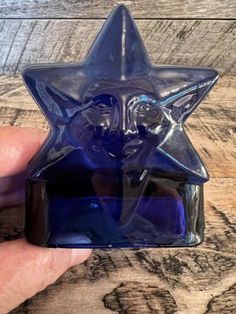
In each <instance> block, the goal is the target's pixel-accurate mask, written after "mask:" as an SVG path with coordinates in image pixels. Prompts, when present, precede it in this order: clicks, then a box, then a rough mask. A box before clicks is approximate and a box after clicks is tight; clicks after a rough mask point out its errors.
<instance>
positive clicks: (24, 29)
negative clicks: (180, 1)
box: [0, 19, 236, 75]
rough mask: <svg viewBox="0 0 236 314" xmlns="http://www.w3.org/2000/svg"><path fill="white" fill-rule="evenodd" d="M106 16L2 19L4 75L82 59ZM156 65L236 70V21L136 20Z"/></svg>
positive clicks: (1, 71) (1, 65)
mask: <svg viewBox="0 0 236 314" xmlns="http://www.w3.org/2000/svg"><path fill="white" fill-rule="evenodd" d="M103 22H104V21H103V20H45V19H43V20H42V19H40V20H34V19H30V20H25V19H23V20H15V19H14V20H0V38H1V40H0V56H1V58H0V74H4V73H5V74H16V73H19V72H21V70H22V67H23V66H25V65H28V64H32V63H42V62H75V61H81V60H82V59H83V58H84V57H85V56H86V53H87V51H88V49H89V47H90V45H91V44H92V42H93V40H94V38H95V36H96V35H97V33H98V31H99V29H100V28H101V26H102V24H103ZM137 24H138V27H139V29H140V32H141V35H142V36H143V39H144V43H145V44H146V47H147V50H148V51H149V53H150V57H151V60H152V62H153V63H157V64H176V65H180V64H183V65H188V66H198V65H200V66H211V67H214V68H216V69H218V71H219V72H220V73H221V74H224V73H227V74H228V75H229V74H232V75H234V74H236V63H235V55H236V20H233V21H230V20H227V21H212V20H210V21H205V20H204V21H200V20H197V21H194V20H138V21H137Z"/></svg>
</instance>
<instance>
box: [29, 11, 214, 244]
mask: <svg viewBox="0 0 236 314" xmlns="http://www.w3.org/2000/svg"><path fill="white" fill-rule="evenodd" d="M154 44H156V43H154ZM157 44H158V43H157ZM217 78H218V73H217V72H216V71H215V70H213V69H209V68H199V67H182V66H181V67H180V66H156V65H152V64H151V62H150V59H149V57H148V54H147V51H146V49H145V47H144V44H143V42H142V39H141V37H140V35H139V32H138V30H137V27H136V25H135V23H134V21H133V19H132V17H131V16H130V13H129V11H128V10H127V8H126V7H125V6H124V5H120V6H118V7H116V8H115V9H114V10H113V12H112V13H111V15H110V16H109V18H108V19H107V21H106V22H105V24H104V26H103V27H102V29H101V31H100V33H99V34H98V36H97V38H96V40H95V42H94V44H93V45H92V47H91V49H90V51H89V53H88V55H87V57H86V59H85V60H84V61H83V62H82V63H78V64H77V63H75V64H45V65H33V66H28V67H26V68H25V69H24V71H23V79H24V82H25V84H26V86H27V88H28V90H29V92H30V93H31V95H32V96H33V98H34V99H35V101H36V103H37V104H38V106H39V107H40V109H41V111H42V112H43V114H44V115H45V117H46V118H47V120H48V121H49V124H50V127H51V131H50V133H49V135H48V138H47V140H46V141H45V143H44V144H43V146H42V147H41V149H40V151H38V152H37V153H36V155H35V156H34V157H33V158H32V160H31V161H30V163H29V165H28V168H27V181H26V230H25V233H26V237H27V239H28V241H29V242H31V243H34V244H37V245H40V246H47V247H75V248H76V247H78V248H79V247H144V246H145V247H149V246H150V247H160V246H192V245H196V244H199V243H200V242H201V241H202V240H203V231H204V215H203V183H204V182H206V181H207V180H208V174H207V171H206V169H205V168H204V165H203V163H202V161H201V159H200V158H199V156H198V154H197V153H196V151H195V150H194V148H193V146H192V145H191V143H190V141H189V139H188V137H187V136H186V134H185V132H184V129H183V123H184V121H185V120H186V119H187V118H188V117H189V115H190V114H191V113H192V111H193V110H194V109H195V108H196V107H197V106H198V104H199V102H200V101H201V100H202V99H203V98H204V97H205V95H206V94H207V93H208V92H209V91H210V89H211V88H212V86H213V85H214V84H215V82H216V80H217Z"/></svg>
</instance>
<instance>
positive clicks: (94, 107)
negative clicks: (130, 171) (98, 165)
mask: <svg viewBox="0 0 236 314" xmlns="http://www.w3.org/2000/svg"><path fill="white" fill-rule="evenodd" d="M135 92H136V93H135V94H132V90H129V91H127V89H124V88H123V89H119V90H118V89H117V90H114V91H113V94H111V93H109V94H108V93H106V94H98V95H96V96H94V97H93V98H92V99H91V100H89V101H88V103H87V105H86V106H85V109H82V110H81V111H80V113H79V114H75V115H76V117H75V118H74V119H73V122H72V123H71V125H70V133H71V135H72V136H73V138H74V139H75V140H76V141H77V145H82V146H83V149H85V150H86V152H87V154H88V155H89V156H90V158H92V159H96V160H97V158H99V159H101V157H103V158H110V159H116V160H117V161H118V160H119V161H124V160H127V159H128V158H130V157H131V156H132V158H134V155H136V157H137V158H138V155H140V156H141V155H142V152H143V150H144V147H145V154H147V153H148V150H151V149H152V148H154V147H156V146H157V145H158V144H159V142H160V141H161V140H163V136H164V134H165V133H166V130H164V129H165V128H169V127H170V121H169V120H168V118H167V115H166V114H165V110H163V108H162V107H161V106H160V105H159V103H158V101H157V99H156V98H155V97H154V96H153V95H150V94H138V93H137V91H135ZM130 94H131V96H129V95H130ZM96 155H98V156H96Z"/></svg>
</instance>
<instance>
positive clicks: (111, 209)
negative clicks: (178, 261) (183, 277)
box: [26, 180, 204, 248]
mask: <svg viewBox="0 0 236 314" xmlns="http://www.w3.org/2000/svg"><path fill="white" fill-rule="evenodd" d="M58 184H59V183H58V182H57V183H55V182H54V183H49V182H44V181H35V180H28V182H27V195H28V197H27V202H26V237H27V239H28V241H29V242H31V243H34V244H36V245H40V246H46V247H68V248H83V247H84V248H99V247H100V248H112V247H161V246H165V247H168V246H193V245H197V244H199V243H200V242H202V240H203V230H204V216H203V188H202V186H200V185H189V184H183V183H178V184H177V183H175V184H174V185H173V183H171V184H170V183H168V182H167V181H160V182H159V183H158V184H159V191H161V192H160V193H159V194H157V193H156V195H153V193H152V195H149V196H143V197H139V196H138V197H114V196H91V195H90V196H81V195H75V194H76V193H74V192H73V193H71V192H70V193H67V190H68V189H62V188H61V184H62V183H61V182H60V188H58ZM74 184H76V183H74ZM62 190H63V191H64V192H63V193H61V191H62ZM71 190H73V189H71ZM71 190H70V191H71ZM59 192H60V193H59ZM58 194H59V195H58Z"/></svg>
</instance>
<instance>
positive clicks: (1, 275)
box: [0, 127, 91, 314]
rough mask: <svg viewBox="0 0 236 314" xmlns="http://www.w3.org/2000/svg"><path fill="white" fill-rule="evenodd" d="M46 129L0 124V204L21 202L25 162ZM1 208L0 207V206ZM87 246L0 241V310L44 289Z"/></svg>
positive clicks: (78, 258) (77, 259)
mask: <svg viewBox="0 0 236 314" xmlns="http://www.w3.org/2000/svg"><path fill="white" fill-rule="evenodd" d="M45 137H46V133H45V132H43V131H42V130H40V129H35V128H19V127H0V207H1V208H3V209H2V210H7V206H10V205H16V204H20V203H23V202H24V176H23V175H21V174H23V173H24V170H25V168H26V165H27V163H28V161H29V160H30V159H31V157H32V156H33V155H34V153H35V152H36V151H37V150H38V149H39V147H40V146H41V144H42V142H43V141H44V139H45ZM0 210H1V209H0ZM90 253H91V250H89V249H51V248H42V247H37V246H34V245H31V244H29V243H28V242H27V241H26V240H25V239H19V240H14V241H7V242H3V243H1V244H0V313H1V314H2V313H7V312H9V311H10V310H12V309H14V308H15V307H16V306H17V305H19V304H20V303H22V302H23V301H25V300H26V299H28V298H30V297H32V296H33V295H35V294H36V293H37V292H39V291H41V290H43V289H44V288H46V287H47V286H48V285H50V284H52V283H53V282H54V281H55V280H56V279H57V278H58V277H60V276H61V275H62V274H63V273H64V272H65V271H66V270H67V269H68V268H70V267H72V266H74V265H77V264H80V263H82V262H84V261H85V260H86V259H87V258H88V257H89V255H90Z"/></svg>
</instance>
